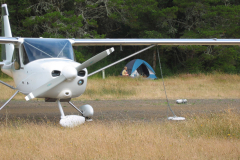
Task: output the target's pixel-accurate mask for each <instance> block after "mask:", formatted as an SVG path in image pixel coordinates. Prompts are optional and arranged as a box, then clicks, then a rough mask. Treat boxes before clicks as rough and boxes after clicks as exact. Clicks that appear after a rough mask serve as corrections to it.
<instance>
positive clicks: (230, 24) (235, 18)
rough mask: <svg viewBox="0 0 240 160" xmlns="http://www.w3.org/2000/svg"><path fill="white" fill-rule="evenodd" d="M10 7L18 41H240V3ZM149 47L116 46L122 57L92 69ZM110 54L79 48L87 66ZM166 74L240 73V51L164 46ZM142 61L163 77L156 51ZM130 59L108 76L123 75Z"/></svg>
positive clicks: (14, 0) (94, 0)
mask: <svg viewBox="0 0 240 160" xmlns="http://www.w3.org/2000/svg"><path fill="white" fill-rule="evenodd" d="M1 3H7V4H8V9H9V14H10V23H11V28H12V33H13V36H16V37H44V38H240V25H239V22H240V1H238V0H196V1H194V2H193V1H192V0H38V1H37V0H2V1H1ZM142 48H144V47H143V46H129V47H123V51H120V47H116V52H115V53H113V54H112V55H111V56H109V57H107V58H106V59H104V60H103V61H102V62H101V63H97V64H96V65H93V66H91V67H90V68H89V71H90V72H91V71H94V70H96V69H99V68H101V67H103V66H105V65H107V64H109V63H111V62H115V61H116V60H119V59H120V58H123V57H124V56H127V55H129V54H131V53H133V52H135V51H138V50H140V49H142ZM104 49H106V47H105V46H101V47H89V46H85V47H74V51H75V54H76V55H75V56H76V60H77V61H79V62H83V61H85V60H87V59H88V58H90V57H92V56H93V55H95V54H97V53H99V52H101V51H102V50H104ZM159 51H160V57H161V61H162V66H163V69H164V73H165V75H173V74H178V73H207V72H215V71H217V72H224V73H240V48H239V46H159ZM135 58H140V59H143V60H145V61H147V62H148V63H149V64H150V65H152V66H153V68H154V69H155V71H156V72H157V75H158V76H160V74H159V64H158V63H157V62H158V60H157V53H156V48H153V49H150V50H148V51H146V52H144V53H142V54H140V55H137V56H135V57H134V58H132V59H135ZM132 59H129V60H126V61H125V62H122V63H120V64H118V65H116V66H114V67H112V68H109V69H107V71H106V73H108V74H110V75H118V74H119V73H120V72H121V70H122V68H123V67H124V65H125V64H126V63H127V62H128V61H130V60H132Z"/></svg>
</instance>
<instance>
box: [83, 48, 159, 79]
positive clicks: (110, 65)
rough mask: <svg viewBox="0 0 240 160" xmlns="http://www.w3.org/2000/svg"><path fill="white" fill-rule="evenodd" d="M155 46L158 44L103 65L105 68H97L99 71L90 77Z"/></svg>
mask: <svg viewBox="0 0 240 160" xmlns="http://www.w3.org/2000/svg"><path fill="white" fill-rule="evenodd" d="M154 46H156V45H151V46H148V47H146V48H144V49H142V50H140V51H138V52H135V53H133V54H131V55H129V56H127V57H125V58H123V59H120V60H118V61H116V62H114V63H112V64H109V65H107V66H105V67H103V68H101V69H99V70H97V71H95V72H92V73H90V74H88V77H90V76H92V75H94V74H96V73H98V72H100V71H102V70H104V69H107V68H109V67H112V66H113V65H115V64H118V63H120V62H122V61H124V60H126V59H128V58H130V57H133V56H135V55H137V54H139V53H142V52H144V51H146V50H148V49H150V48H152V47H154Z"/></svg>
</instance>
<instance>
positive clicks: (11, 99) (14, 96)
mask: <svg viewBox="0 0 240 160" xmlns="http://www.w3.org/2000/svg"><path fill="white" fill-rule="evenodd" d="M18 92H19V91H17V92H15V93H14V94H13V95H12V97H11V98H9V100H8V101H7V102H6V103H4V105H3V106H2V107H1V108H0V110H2V109H3V108H4V107H5V106H6V105H7V104H8V103H9V102H10V101H11V100H12V99H13V98H14V97H15V96H16V94H17V93H18Z"/></svg>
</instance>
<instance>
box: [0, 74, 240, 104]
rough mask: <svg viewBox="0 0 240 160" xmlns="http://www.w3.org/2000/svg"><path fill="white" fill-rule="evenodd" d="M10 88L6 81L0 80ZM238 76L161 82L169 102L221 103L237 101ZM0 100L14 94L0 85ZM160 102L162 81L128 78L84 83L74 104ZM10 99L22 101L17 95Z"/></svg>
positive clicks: (186, 77)
mask: <svg viewBox="0 0 240 160" xmlns="http://www.w3.org/2000/svg"><path fill="white" fill-rule="evenodd" d="M4 81H5V82H7V83H9V84H10V85H14V83H13V81H12V80H10V79H7V80H4ZM239 82H240V76H239V75H228V74H209V75H204V74H182V75H179V76H175V77H170V78H165V86H166V90H167V94H168V97H169V99H179V98H186V99H224V98H229V99H230V98H236V99H237V98H240V92H239V90H240V83H239ZM0 91H1V94H0V99H4V100H6V99H8V98H9V97H11V96H12V95H13V93H14V91H13V90H11V89H9V88H8V87H6V86H4V85H0ZM159 98H160V99H164V98H165V93H164V90H163V85H162V80H161V79H158V80H149V79H143V78H135V79H134V78H129V77H107V78H106V79H100V78H93V79H88V85H87V89H86V91H85V93H84V94H83V95H81V96H80V97H78V98H75V100H96V99H98V100H110V99H159ZM14 99H22V100H24V95H22V94H21V93H19V94H18V95H17V96H16V97H15V98H14Z"/></svg>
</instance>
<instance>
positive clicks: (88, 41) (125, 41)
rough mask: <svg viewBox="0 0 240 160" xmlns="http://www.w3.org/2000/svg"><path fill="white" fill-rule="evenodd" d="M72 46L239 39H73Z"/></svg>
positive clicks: (229, 41) (221, 42) (233, 41)
mask: <svg viewBox="0 0 240 160" xmlns="http://www.w3.org/2000/svg"><path fill="white" fill-rule="evenodd" d="M72 45H73V46H115V45H123V46H126V45H133V46H134V45H240V39H217V38H214V39H73V43H72Z"/></svg>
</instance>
